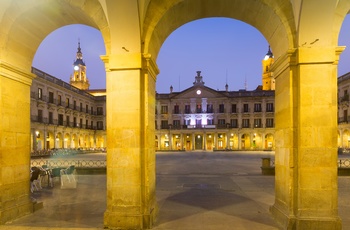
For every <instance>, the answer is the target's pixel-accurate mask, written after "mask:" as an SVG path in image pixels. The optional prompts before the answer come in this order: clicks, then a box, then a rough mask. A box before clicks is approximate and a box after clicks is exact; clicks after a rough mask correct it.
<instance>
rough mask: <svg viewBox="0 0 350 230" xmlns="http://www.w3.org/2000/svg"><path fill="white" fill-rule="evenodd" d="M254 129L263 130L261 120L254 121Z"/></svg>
mask: <svg viewBox="0 0 350 230" xmlns="http://www.w3.org/2000/svg"><path fill="white" fill-rule="evenodd" d="M254 128H261V119H260V118H258V119H254Z"/></svg>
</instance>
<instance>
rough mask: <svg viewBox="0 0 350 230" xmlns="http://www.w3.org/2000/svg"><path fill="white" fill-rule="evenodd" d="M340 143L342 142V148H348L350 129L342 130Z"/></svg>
mask: <svg viewBox="0 0 350 230" xmlns="http://www.w3.org/2000/svg"><path fill="white" fill-rule="evenodd" d="M342 144H343V148H349V147H350V131H349V130H348V129H345V130H344V131H343V140H342Z"/></svg>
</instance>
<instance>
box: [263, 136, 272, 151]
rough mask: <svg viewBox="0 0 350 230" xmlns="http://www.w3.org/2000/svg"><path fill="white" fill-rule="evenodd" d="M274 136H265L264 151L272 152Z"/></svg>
mask: <svg viewBox="0 0 350 230" xmlns="http://www.w3.org/2000/svg"><path fill="white" fill-rule="evenodd" d="M274 143H275V140H274V135H273V134H272V133H267V134H266V135H265V143H264V149H269V150H272V149H274Z"/></svg>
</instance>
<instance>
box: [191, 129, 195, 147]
mask: <svg viewBox="0 0 350 230" xmlns="http://www.w3.org/2000/svg"><path fill="white" fill-rule="evenodd" d="M191 135H192V150H194V149H195V146H196V135H195V134H194V133H192V134H191Z"/></svg>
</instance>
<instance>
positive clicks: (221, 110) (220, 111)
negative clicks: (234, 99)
mask: <svg viewBox="0 0 350 230" xmlns="http://www.w3.org/2000/svg"><path fill="white" fill-rule="evenodd" d="M224 112H225V105H224V104H220V105H219V113H224Z"/></svg>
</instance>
